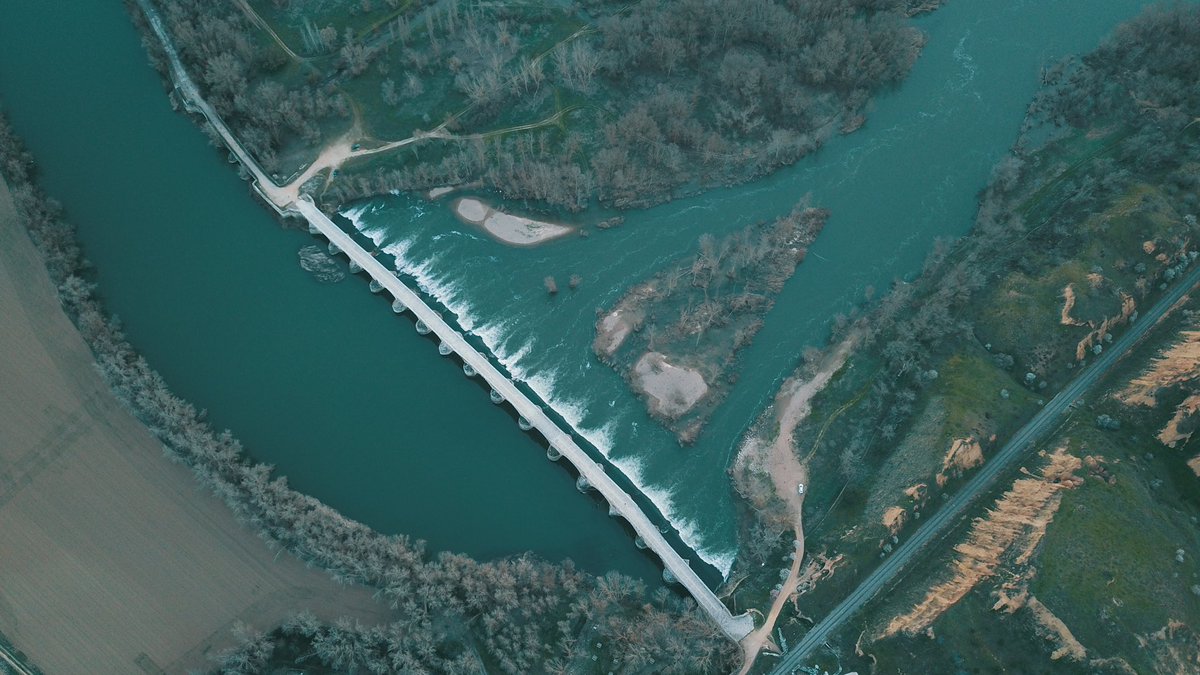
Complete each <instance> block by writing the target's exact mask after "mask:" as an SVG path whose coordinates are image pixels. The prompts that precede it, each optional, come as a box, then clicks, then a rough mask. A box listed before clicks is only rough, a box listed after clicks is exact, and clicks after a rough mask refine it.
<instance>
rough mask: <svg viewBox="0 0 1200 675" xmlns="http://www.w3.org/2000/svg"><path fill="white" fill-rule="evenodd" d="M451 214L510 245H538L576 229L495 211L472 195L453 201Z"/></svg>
mask: <svg viewBox="0 0 1200 675" xmlns="http://www.w3.org/2000/svg"><path fill="white" fill-rule="evenodd" d="M454 215H456V216H458V218H459V220H462V221H463V222H466V223H470V224H472V225H478V226H480V227H482V228H483V230H484V231H485V232H487V233H488V234H490V235H491V236H492V237H494V238H495V239H498V240H500V241H502V242H504V243H506V244H510V245H512V246H537V245H538V244H543V243H545V242H547V241H550V240H552V239H558V238H559V237H564V236H566V235H568V234H570V233H572V232H574V231H575V228H573V227H568V226H567V225H560V224H558V223H547V222H544V221H540V220H533V219H532V218H525V217H524V216H514V215H512V214H510V213H504V212H503V211H497V210H496V209H494V208H492V207H491V206H489V205H488V204H485V203H484V202H482V201H480V200H478V199H475V198H473V197H464V198H462V199H459V200H458V201H456V202H454Z"/></svg>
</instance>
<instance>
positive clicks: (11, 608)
mask: <svg viewBox="0 0 1200 675" xmlns="http://www.w3.org/2000/svg"><path fill="white" fill-rule="evenodd" d="M0 315H2V316H3V317H4V320H3V321H0V351H2V353H3V354H4V355H5V358H2V359H0V382H2V383H4V386H2V387H0V542H2V543H0V547H2V550H3V554H2V555H0V559H2V561H3V562H2V563H0V632H2V633H4V635H5V636H7V637H8V638H9V639H10V640H11V641H12V642H13V643H14V644H15V645H16V647H17V648H18V649H20V650H22V651H24V652H25V653H26V654H27V655H28V656H29V658H30V659H31V660H32V661H33V663H34V665H36V666H38V667H40V668H42V669H44V670H45V672H47V673H135V672H148V673H161V672H166V673H184V672H189V671H192V670H194V669H209V668H212V666H213V664H212V663H211V662H210V661H208V659H207V655H209V654H212V653H214V652H216V651H220V650H221V649H223V648H225V647H229V646H232V644H233V643H234V637H233V635H232V634H231V633H230V628H231V627H232V626H233V624H234V622H236V621H244V622H246V623H248V624H250V625H252V626H253V627H254V628H256V629H259V630H267V629H270V628H273V627H274V626H275V625H277V624H278V623H280V622H281V621H283V619H285V618H286V617H287V616H288V614H290V613H291V612H293V611H297V610H300V609H310V610H312V611H313V612H315V613H316V614H317V616H319V617H321V618H324V619H326V620H329V619H333V618H335V617H338V616H342V615H347V616H351V617H354V618H356V619H359V620H361V621H363V622H364V623H367V624H374V623H378V622H381V621H384V620H386V619H387V618H388V617H389V616H390V612H389V610H388V609H387V607H386V606H385V605H384V604H383V603H380V602H376V601H375V600H373V599H372V597H371V595H372V594H371V591H370V590H368V589H367V588H364V587H361V586H353V587H343V586H340V585H338V584H337V583H335V582H334V581H333V580H332V579H330V578H329V576H328V575H326V574H325V573H324V572H321V571H318V570H315V569H310V568H308V567H306V566H305V564H304V563H303V562H301V561H300V560H298V559H297V558H295V557H293V556H291V555H289V554H287V553H280V552H277V551H272V550H271V549H269V548H268V547H267V545H266V544H265V543H264V542H263V541H262V540H261V539H259V538H258V536H257V535H256V534H255V533H254V531H253V530H251V529H250V528H248V527H244V526H242V525H241V524H239V523H238V522H237V521H236V520H235V519H234V516H233V513H232V512H231V511H230V510H229V508H228V507H226V506H225V505H224V504H223V503H221V502H220V500H218V499H217V498H216V497H215V496H213V495H211V494H210V493H209V492H208V491H206V490H203V489H201V488H200V486H199V485H198V484H197V483H196V481H195V479H194V478H193V477H192V474H191V472H190V471H189V470H188V469H187V468H185V467H183V466H181V465H179V464H175V463H173V462H171V461H169V460H168V459H167V458H166V457H164V456H163V451H162V444H161V443H160V442H159V441H158V440H157V439H156V438H154V436H152V435H151V434H150V432H149V430H147V429H146V427H145V426H144V425H142V424H141V423H140V422H139V421H138V420H137V419H135V418H134V417H133V416H132V415H131V414H130V413H129V412H128V411H127V410H126V409H125V408H124V406H122V405H121V404H120V403H119V402H118V401H117V399H116V398H115V397H114V396H113V394H112V392H111V391H110V390H109V388H108V385H107V384H105V383H104V381H103V380H101V379H100V375H99V374H98V373H97V372H96V369H95V362H94V360H93V358H92V353H91V351H89V349H88V347H87V345H85V344H84V342H83V339H82V338H81V337H80V335H79V333H78V331H76V329H75V327H74V326H73V325H72V324H71V322H70V321H69V320H68V319H67V316H66V315H65V314H64V313H63V311H62V308H61V305H60V304H59V301H58V297H57V296H56V294H55V292H54V288H53V286H52V285H51V283H50V279H49V277H48V276H47V274H46V269H45V267H44V266H43V264H42V261H41V257H40V256H39V254H38V253H37V251H36V250H35V249H34V247H33V244H32V242H30V240H29V237H28V236H27V234H26V233H25V231H24V228H23V227H22V226H21V224H20V223H19V222H18V221H17V216H16V214H15V213H14V211H13V204H12V200H11V199H10V195H9V191H8V188H7V187H5V185H4V183H3V182H2V181H0ZM3 670H4V668H3V667H2V666H0V671H3Z"/></svg>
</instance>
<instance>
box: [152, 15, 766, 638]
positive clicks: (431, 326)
mask: <svg viewBox="0 0 1200 675" xmlns="http://www.w3.org/2000/svg"><path fill="white" fill-rule="evenodd" d="M136 1H137V4H138V6H139V7H140V8H141V9H142V13H143V14H145V16H146V19H147V21H148V22H149V25H150V28H151V30H153V31H154V33H155V35H156V36H157V38H158V40H159V42H160V43H161V44H162V47H163V50H164V52H165V54H166V56H167V59H168V61H169V62H170V68H171V77H172V79H173V80H174V81H175V88H176V92H177V93H178V94H179V97H180V99H181V101H182V103H183V105H184V107H185V108H186V109H187V110H189V111H191V112H195V113H199V114H202V115H203V116H204V117H205V118H206V119H207V120H208V123H209V124H210V125H212V127H213V129H214V130H215V131H216V132H217V133H218V134H219V135H220V136H221V138H222V139H223V140H224V142H225V144H226V146H228V148H229V150H230V151H231V152H232V153H233V154H234V155H235V156H236V157H237V158H238V159H239V160H240V161H241V164H242V166H243V167H244V169H245V170H246V171H247V172H248V173H249V174H250V175H251V176H252V177H253V187H254V190H255V191H256V192H257V193H258V194H259V195H260V196H262V197H263V198H264V199H265V200H266V201H267V203H268V204H269V205H270V206H271V207H272V208H274V209H275V211H276V212H278V213H279V214H280V215H283V216H293V215H299V216H301V217H303V218H304V219H305V220H307V221H308V225H309V229H310V230H313V231H315V232H319V233H320V234H321V235H322V236H324V237H325V238H326V239H327V240H328V241H329V251H330V253H334V254H336V253H345V254H346V256H347V257H349V258H350V260H351V261H353V262H354V263H355V264H356V265H358V266H359V267H361V268H362V269H363V271H364V272H366V273H367V274H368V275H369V276H370V277H371V279H372V280H373V281H374V282H376V283H378V284H379V285H380V286H381V287H382V288H381V290H387V291H388V293H390V294H391V295H392V297H393V298H394V299H395V302H396V303H400V304H401V305H403V306H404V307H406V308H408V309H409V310H410V311H412V313H413V314H414V315H415V316H416V318H417V328H418V331H421V332H423V333H428V332H432V333H434V334H436V335H437V337H438V338H439V339H440V340H441V341H442V342H443V343H445V344H446V345H448V346H449V347H450V348H451V349H452V350H453V351H454V353H455V354H458V356H459V357H460V358H462V360H463V364H464V372H466V366H470V367H471V368H472V369H473V370H474V371H475V372H476V373H478V375H479V376H481V377H482V378H483V379H484V381H486V382H487V383H488V385H489V386H490V387H491V389H492V400H493V401H495V402H496V403H497V404H501V403H504V402H507V403H508V404H509V405H511V406H512V407H513V408H514V410H515V411H516V413H517V415H519V416H520V417H521V418H524V419H525V420H526V421H528V422H529V424H530V425H531V426H532V428H534V429H537V430H538V432H539V433H541V434H542V436H543V437H545V439H546V440H547V441H548V442H549V444H550V447H551V449H552V450H553V451H554V453H556V454H561V455H562V456H563V457H566V458H567V460H568V461H569V462H571V464H572V465H574V467H575V469H576V470H577V471H578V472H579V477H580V478H579V480H580V482H581V484H584V485H587V486H590V487H591V488H592V489H594V490H596V491H597V492H599V493H600V495H601V496H603V497H604V499H605V501H607V502H608V503H609V504H610V505H611V509H612V510H613V511H614V512H615V513H617V514H620V515H621V516H622V517H623V518H625V520H627V521H628V522H629V525H630V526H631V527H632V528H633V529H634V532H635V533H636V536H637V541H640V542H642V543H643V544H644V545H645V546H646V547H647V548H648V549H649V550H651V551H653V552H654V553H655V554H656V555H657V556H658V557H659V558H660V559H661V560H662V563H663V566H664V568H665V569H664V570H663V577H664V578H665V579H667V580H674V581H677V582H678V583H679V584H681V585H682V586H683V587H684V588H686V589H687V591H688V592H689V593H690V594H691V595H692V597H693V598H695V599H696V603H697V604H698V605H699V606H700V608H701V609H703V610H704V612H705V613H706V614H708V615H709V616H710V617H711V618H712V620H713V621H714V622H716V624H717V625H718V626H719V627H720V628H721V631H722V632H723V633H724V634H725V635H727V636H728V637H729V638H730V639H732V640H734V641H739V640H741V639H742V638H743V637H745V636H746V635H748V634H749V633H750V631H752V630H753V629H754V620H753V619H752V618H751V617H750V615H749V614H748V613H743V614H740V615H738V616H733V615H732V614H731V613H730V611H729V608H727V607H726V606H725V605H724V604H723V603H722V602H721V601H720V599H718V598H717V596H716V594H714V593H713V592H712V590H711V589H709V588H708V586H706V585H705V584H704V582H703V581H702V580H701V579H700V576H699V575H697V574H696V572H695V571H694V570H693V569H692V568H691V565H690V564H689V563H688V561H687V560H686V559H684V558H683V557H682V556H680V555H679V552H678V551H676V550H675V549H674V548H673V547H672V546H671V544H670V542H668V541H667V540H666V538H664V537H663V535H662V533H661V532H659V530H658V526H657V525H655V524H654V522H653V521H651V520H650V518H649V517H648V516H646V514H645V512H644V511H642V509H641V507H640V506H639V505H638V503H637V502H635V501H634V500H633V498H632V497H631V496H630V495H629V494H628V493H626V492H625V490H624V488H622V487H621V486H620V485H618V484H617V483H616V481H614V480H613V479H612V477H610V476H609V475H608V474H606V473H605V472H604V468H603V467H602V466H601V465H600V464H599V463H598V462H596V460H594V459H592V458H591V456H589V455H588V454H587V453H586V452H584V450H583V448H581V447H579V444H578V443H576V442H575V439H574V438H573V437H572V436H571V434H570V433H568V432H567V431H564V430H563V429H562V428H561V427H559V426H558V424H557V423H556V422H554V421H553V420H552V419H550V417H549V416H547V415H546V413H545V411H543V410H542V408H541V407H540V406H539V405H537V404H535V403H534V402H533V401H532V400H530V399H529V397H527V396H526V395H525V394H524V392H522V391H521V389H520V388H518V387H517V385H516V384H515V383H514V382H513V381H512V380H510V379H508V376H506V375H505V374H504V373H502V372H501V371H500V370H499V369H498V368H497V367H496V366H494V365H492V362H491V360H490V359H489V358H488V357H487V356H486V355H484V354H482V353H481V352H479V351H478V350H477V349H476V348H475V347H474V346H472V345H471V343H469V342H467V340H466V338H465V337H463V335H462V334H461V333H459V332H458V330H456V329H454V328H452V327H451V326H450V325H449V324H447V323H446V321H445V320H444V319H443V318H442V315H441V314H440V313H438V312H437V311H435V310H434V309H433V308H432V307H430V306H429V305H427V304H425V301H424V300H422V299H421V297H420V296H419V295H417V293H416V292H415V291H413V290H412V289H411V288H409V287H408V286H406V285H405V284H404V283H403V282H402V281H400V279H399V278H397V277H396V275H395V274H393V273H392V272H391V271H389V270H388V269H387V268H385V267H384V266H383V264H382V263H380V262H379V261H378V260H377V259H376V258H375V257H374V256H372V255H371V254H370V253H368V252H367V251H366V250H365V249H364V248H363V247H362V246H360V245H359V244H358V242H356V241H355V240H354V239H353V238H352V237H351V236H350V235H349V234H347V233H346V232H344V231H343V230H342V229H341V228H340V227H338V226H337V225H335V224H334V223H333V221H331V220H330V219H329V217H328V216H326V215H325V214H324V213H322V212H321V210H320V209H319V208H317V205H316V204H314V203H313V201H312V198H311V197H309V196H308V195H300V196H299V197H297V196H296V192H294V191H292V190H289V189H287V188H284V187H280V186H278V185H276V184H275V183H274V182H272V181H271V179H270V178H269V177H268V176H267V175H266V174H265V173H264V172H263V170H262V168H261V167H259V165H258V163H257V162H256V161H255V160H254V158H253V157H251V156H250V154H249V153H248V152H247V151H246V149H245V148H244V147H242V145H241V143H239V142H238V140H237V138H236V137H235V136H234V135H233V133H232V132H231V131H230V130H229V128H228V127H227V126H226V125H225V122H224V121H223V120H222V119H221V117H220V115H218V114H217V112H216V110H214V109H213V107H212V106H211V105H209V103H208V102H207V101H205V100H204V98H203V97H202V96H200V92H199V89H198V88H197V87H196V84H195V82H194V81H193V80H192V78H191V76H190V75H188V72H187V69H186V68H184V67H183V62H182V61H181V60H180V58H179V53H178V51H177V50H176V49H175V46H174V44H172V42H171V40H170V36H169V35H168V33H167V30H166V27H165V26H164V23H163V20H162V18H161V16H160V15H159V13H158V11H157V10H156V9H155V8H154V7H153V6H152V4H151V3H150V2H149V0H136ZM392 307H393V309H395V308H396V307H397V305H396V304H395V303H393V305H392ZM422 329H423V330H422ZM468 374H469V373H468ZM497 399H499V400H497ZM547 455H548V456H551V455H550V453H549V452H547ZM551 458H552V459H553V457H552V456H551Z"/></svg>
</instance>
